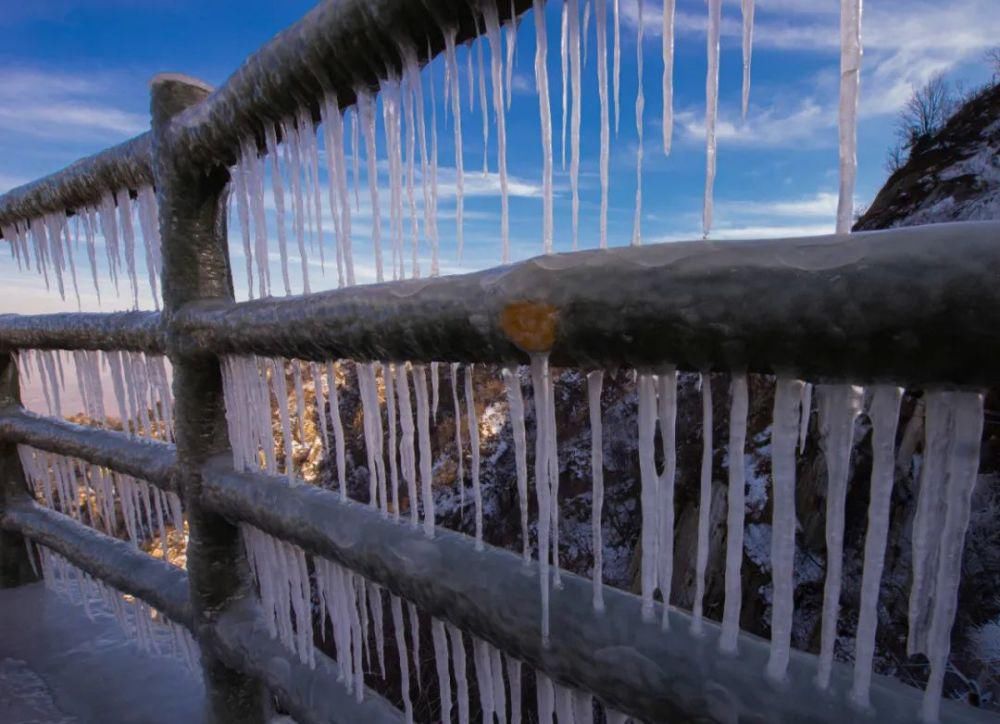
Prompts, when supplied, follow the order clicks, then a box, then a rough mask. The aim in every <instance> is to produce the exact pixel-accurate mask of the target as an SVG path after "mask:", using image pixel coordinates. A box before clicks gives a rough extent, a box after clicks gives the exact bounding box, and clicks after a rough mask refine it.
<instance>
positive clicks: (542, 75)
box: [534, 0, 553, 254]
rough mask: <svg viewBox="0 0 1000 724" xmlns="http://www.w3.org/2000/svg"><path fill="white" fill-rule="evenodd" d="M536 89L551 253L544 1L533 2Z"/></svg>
mask: <svg viewBox="0 0 1000 724" xmlns="http://www.w3.org/2000/svg"><path fill="white" fill-rule="evenodd" d="M534 16H535V87H536V88H537V89H538V113H539V120H540V125H541V133H542V251H543V252H544V253H546V254H551V253H552V238H553V220H552V108H551V106H550V104H549V67H548V60H547V59H548V38H547V35H546V30H545V0H534Z"/></svg>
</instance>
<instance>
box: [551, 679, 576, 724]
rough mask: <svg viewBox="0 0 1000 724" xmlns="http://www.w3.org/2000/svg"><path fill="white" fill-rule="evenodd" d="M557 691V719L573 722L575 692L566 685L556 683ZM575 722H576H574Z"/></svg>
mask: <svg viewBox="0 0 1000 724" xmlns="http://www.w3.org/2000/svg"><path fill="white" fill-rule="evenodd" d="M555 693H556V720H557V721H559V722H573V721H574V717H573V692H572V690H570V689H567V688H566V687H565V686H560V685H559V684H556V685H555ZM574 724H575V722H574Z"/></svg>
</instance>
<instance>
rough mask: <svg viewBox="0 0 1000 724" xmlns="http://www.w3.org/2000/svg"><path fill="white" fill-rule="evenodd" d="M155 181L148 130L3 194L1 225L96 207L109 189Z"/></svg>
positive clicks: (130, 187)
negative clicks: (56, 212) (86, 207)
mask: <svg viewBox="0 0 1000 724" xmlns="http://www.w3.org/2000/svg"><path fill="white" fill-rule="evenodd" d="M152 183H153V152H152V139H151V137H150V134H149V133H148V132H147V133H143V134H141V135H139V136H136V137H135V138H132V139H130V140H128V141H125V142H124V143H121V144H119V145H117V146H112V147H111V148H108V149H106V150H104V151H101V152H100V153H95V154H94V155H93V156H87V157H86V158H81V159H80V160H79V161H76V162H75V163H73V164H70V165H69V166H67V167H66V168H64V169H63V170H62V171H57V172H56V173H54V174H51V175H49V176H45V177H44V178H40V179H38V180H37V181H32V182H31V183H29V184H25V185H24V186H18V187H17V188H16V189H13V190H11V191H8V192H7V193H5V194H3V195H2V196H0V226H8V225H9V224H11V223H12V222H14V221H21V220H24V219H33V218H35V217H37V216H41V215H42V214H47V213H51V212H53V211H70V210H74V209H78V208H80V207H82V206H93V205H95V204H97V203H98V202H99V201H100V200H101V197H102V196H103V195H104V194H106V193H107V192H108V191H115V190H117V189H121V188H129V189H133V190H134V189H138V188H140V187H142V186H149V185H151V184H152Z"/></svg>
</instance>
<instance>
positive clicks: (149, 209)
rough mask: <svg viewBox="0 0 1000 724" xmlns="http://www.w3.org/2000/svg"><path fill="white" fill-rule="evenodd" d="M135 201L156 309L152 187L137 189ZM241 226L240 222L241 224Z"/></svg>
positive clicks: (155, 227) (156, 244) (155, 228)
mask: <svg viewBox="0 0 1000 724" xmlns="http://www.w3.org/2000/svg"><path fill="white" fill-rule="evenodd" d="M237 198H238V199H240V198H242V200H243V201H244V202H246V198H245V197H241V195H240V194H239V193H237ZM136 203H137V205H138V207H139V228H140V230H141V231H142V246H143V250H144V251H145V253H146V275H147V277H148V279H149V292H150V294H151V295H152V297H153V304H154V305H155V306H156V309H159V308H160V295H159V292H158V291H157V283H156V276H157V273H158V272H157V270H158V269H159V268H160V253H159V252H160V249H159V247H160V230H159V220H158V218H157V211H156V196H155V194H154V192H153V189H152V187H150V186H145V187H143V188H141V189H139V191H138V193H137V194H136ZM241 226H242V224H241ZM244 246H245V247H246V248H245V249H244V251H245V253H247V254H249V237H246V238H245V243H244ZM249 264H250V259H249V257H248V258H247V269H248V270H249Z"/></svg>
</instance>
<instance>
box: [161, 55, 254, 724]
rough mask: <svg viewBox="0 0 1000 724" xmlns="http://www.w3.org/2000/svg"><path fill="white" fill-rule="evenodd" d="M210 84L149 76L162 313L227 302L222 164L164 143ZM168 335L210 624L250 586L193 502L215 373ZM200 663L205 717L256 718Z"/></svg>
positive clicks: (224, 675) (229, 546) (197, 568)
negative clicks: (181, 115)
mask: <svg viewBox="0 0 1000 724" xmlns="http://www.w3.org/2000/svg"><path fill="white" fill-rule="evenodd" d="M209 92H210V89H209V88H207V87H206V86H205V85H203V84H202V83H200V82H199V81H196V80H193V79H190V78H186V77H182V76H176V75H160V76H157V77H156V78H154V79H153V82H152V90H151V112H152V126H153V169H154V178H155V182H156V196H157V201H158V202H159V214H160V234H161V237H162V248H163V270H162V279H163V301H164V317H165V320H166V323H167V325H168V328H169V324H170V318H171V316H172V315H173V314H174V313H175V312H176V311H177V310H178V309H179V308H180V307H182V306H183V305H184V304H187V303H189V302H193V301H195V300H201V299H219V300H232V299H233V281H232V274H231V272H230V268H229V254H228V250H227V237H226V213H225V212H226V193H227V191H226V187H227V184H228V182H229V171H228V169H227V168H226V167H224V166H221V165H206V164H204V163H201V164H199V163H198V160H197V159H191V158H189V157H187V156H185V149H184V148H183V147H174V146H172V145H171V135H170V121H171V118H173V117H174V116H175V115H176V114H177V113H179V112H181V111H183V110H184V109H185V108H187V107H189V106H192V105H195V104H197V103H199V102H200V101H201V100H202V99H204V97H205V96H206V95H208V93H209ZM174 342H175V340H173V339H172V337H170V336H169V335H168V349H169V354H170V361H171V364H172V365H173V368H174V399H175V413H174V420H175V424H176V434H175V438H176V444H177V468H178V475H179V476H180V482H181V485H182V489H183V492H184V501H185V504H186V507H187V514H188V526H189V533H190V538H189V540H188V555H187V566H188V574H189V580H190V584H191V602H192V607H193V609H194V615H195V627H196V629H198V628H199V627H202V626H206V625H211V624H212V623H213V621H215V620H216V618H217V617H218V615H219V614H220V613H221V612H222V611H223V610H224V609H225V608H226V607H227V606H229V605H232V604H233V603H235V602H238V601H239V600H241V599H243V598H245V597H247V596H251V595H253V594H252V590H253V589H252V586H251V579H250V575H249V570H248V567H247V562H246V557H245V554H244V552H243V547H242V545H241V542H240V534H239V529H238V528H237V526H236V525H234V524H232V523H230V522H229V521H227V520H225V519H224V518H223V517H222V516H220V515H217V514H215V513H212V512H211V511H208V510H205V509H203V508H202V506H201V503H200V500H201V467H202V465H203V464H204V462H205V460H206V459H207V458H208V457H210V456H211V455H214V454H216V453H218V452H221V451H223V450H225V449H227V448H228V441H227V432H226V421H225V407H224V404H223V396H222V373H221V370H220V366H219V360H218V358H217V357H216V356H215V355H211V354H192V353H190V352H183V351H181V349H180V347H181V345H178V344H175V343H174ZM202 663H203V667H204V677H205V684H206V688H207V690H208V697H209V706H210V708H211V717H212V720H213V721H214V722H217V723H219V724H221V723H223V722H227V723H228V722H233V723H235V722H241V723H243V722H250V723H251V724H252V723H255V722H263V720H264V718H265V703H264V702H265V696H264V689H263V687H262V686H261V684H260V682H259V681H256V680H254V679H251V678H249V677H245V676H244V675H242V674H241V673H240V672H238V671H236V670H234V669H232V668H230V667H228V666H226V665H225V664H224V663H223V662H222V661H221V660H220V659H219V658H218V657H217V656H215V654H214V653H213V651H212V650H211V647H210V646H207V645H203V646H202Z"/></svg>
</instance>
